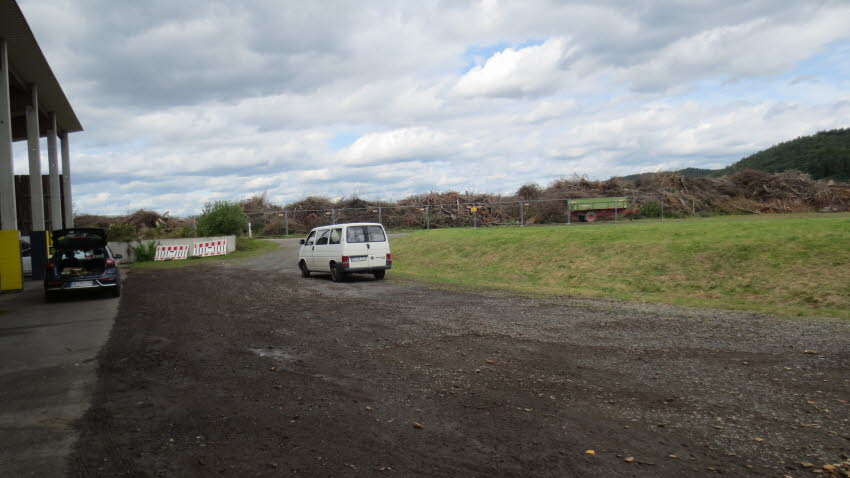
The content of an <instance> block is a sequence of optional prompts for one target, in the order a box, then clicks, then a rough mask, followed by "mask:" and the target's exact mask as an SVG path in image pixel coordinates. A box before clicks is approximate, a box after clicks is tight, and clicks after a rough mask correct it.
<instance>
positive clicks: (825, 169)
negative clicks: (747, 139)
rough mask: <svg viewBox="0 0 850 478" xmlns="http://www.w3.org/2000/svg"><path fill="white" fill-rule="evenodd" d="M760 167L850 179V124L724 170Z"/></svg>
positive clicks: (827, 177) (825, 177) (763, 152)
mask: <svg viewBox="0 0 850 478" xmlns="http://www.w3.org/2000/svg"><path fill="white" fill-rule="evenodd" d="M742 169H758V170H761V171H767V172H771V173H776V172H780V171H786V170H789V169H796V170H799V171H803V172H806V173H809V174H811V175H812V178H814V179H838V180H844V181H847V180H850V128H845V129H834V130H831V131H821V132H820V133H817V134H814V135H812V136H803V137H800V138H797V139H793V140H791V141H786V142H784V143H779V144H777V145H776V146H772V147H770V148H767V149H765V150H764V151H760V152H758V153H755V154H753V155H751V156H747V157H746V158H744V159H742V160H740V161H738V162H737V163H735V164H732V165H731V166H729V167H727V168H726V169H724V170H722V172H723V173H731V172H735V171H740V170H742Z"/></svg>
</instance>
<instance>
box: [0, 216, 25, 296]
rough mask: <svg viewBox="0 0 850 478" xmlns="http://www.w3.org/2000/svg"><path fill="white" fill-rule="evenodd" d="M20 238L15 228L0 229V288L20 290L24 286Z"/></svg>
mask: <svg viewBox="0 0 850 478" xmlns="http://www.w3.org/2000/svg"><path fill="white" fill-rule="evenodd" d="M20 240H21V235H20V232H18V231H17V230H3V231H0V290H21V289H23V287H24V271H23V268H22V267H21V242H20Z"/></svg>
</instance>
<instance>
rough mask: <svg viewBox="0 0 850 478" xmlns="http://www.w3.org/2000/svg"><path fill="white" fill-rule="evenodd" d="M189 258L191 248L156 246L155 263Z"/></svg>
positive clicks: (186, 246)
mask: <svg viewBox="0 0 850 478" xmlns="http://www.w3.org/2000/svg"><path fill="white" fill-rule="evenodd" d="M188 256H189V246H188V245H185V246H156V256H154V258H153V260H155V261H171V260H175V259H185V258H187V257H188Z"/></svg>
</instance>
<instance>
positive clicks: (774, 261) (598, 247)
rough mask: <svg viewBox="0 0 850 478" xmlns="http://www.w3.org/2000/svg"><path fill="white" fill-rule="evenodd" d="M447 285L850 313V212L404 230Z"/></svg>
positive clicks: (407, 242)
mask: <svg viewBox="0 0 850 478" xmlns="http://www.w3.org/2000/svg"><path fill="white" fill-rule="evenodd" d="M392 248H393V259H394V262H393V274H396V275H398V276H400V277H406V278H413V279H419V280H425V281H430V282H434V283H438V284H446V285H458V286H466V287H473V288H490V289H502V290H510V291H517V292H524V293H534V294H538V293H542V294H556V295H570V296H585V297H611V298H616V299H625V300H640V301H647V302H660V303H667V304H675V305H684V306H696V307H709V308H724V309H739V310H751V311H761V312H769V313H773V314H777V315H783V316H792V315H794V316H807V315H819V316H830V317H840V318H845V319H847V318H850V214H847V213H838V214H794V215H764V216H723V217H713V218H706V219H688V220H674V221H664V222H651V223H642V222H639V221H635V222H632V223H626V224H622V225H602V224H600V225H591V226H587V225H584V226H580V225H576V226H569V227H564V226H554V227H526V228H519V227H512V228H481V229H442V230H432V231H421V232H416V233H412V234H408V235H405V236H402V237H399V238H397V239H394V240H393V243H392Z"/></svg>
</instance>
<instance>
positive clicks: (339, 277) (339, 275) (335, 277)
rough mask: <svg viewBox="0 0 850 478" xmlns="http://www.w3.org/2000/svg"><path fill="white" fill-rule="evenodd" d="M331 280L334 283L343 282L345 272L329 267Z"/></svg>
mask: <svg viewBox="0 0 850 478" xmlns="http://www.w3.org/2000/svg"><path fill="white" fill-rule="evenodd" d="M331 280H332V281H334V282H343V281H344V280H345V272H342V271H341V270H339V268H338V267H336V266H331Z"/></svg>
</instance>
